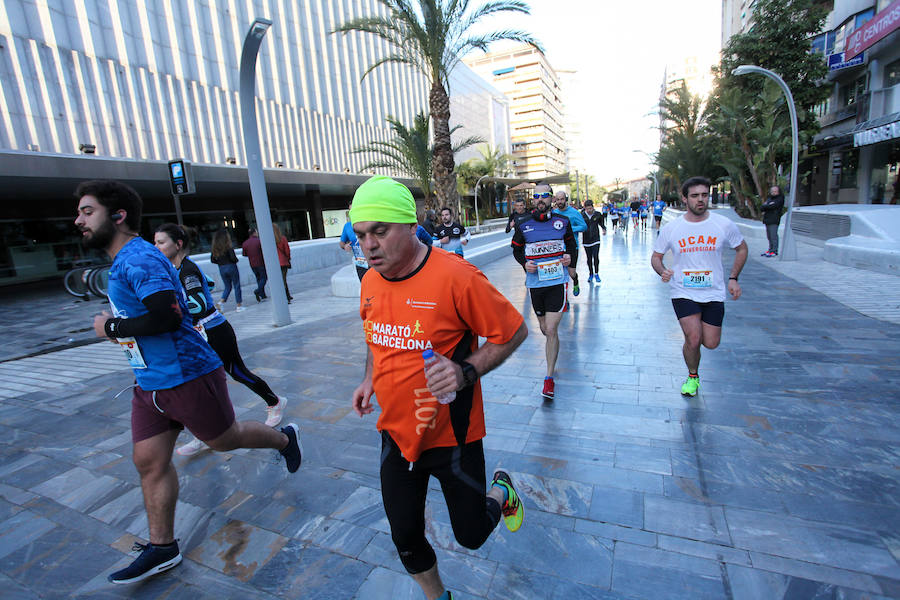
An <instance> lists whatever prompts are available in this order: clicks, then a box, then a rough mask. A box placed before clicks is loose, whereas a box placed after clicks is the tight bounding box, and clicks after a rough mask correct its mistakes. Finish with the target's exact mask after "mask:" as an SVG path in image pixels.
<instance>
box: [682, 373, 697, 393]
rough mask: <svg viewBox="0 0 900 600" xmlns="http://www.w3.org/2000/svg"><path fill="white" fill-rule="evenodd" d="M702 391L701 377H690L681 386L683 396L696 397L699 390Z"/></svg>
mask: <svg viewBox="0 0 900 600" xmlns="http://www.w3.org/2000/svg"><path fill="white" fill-rule="evenodd" d="M699 389H700V376H699V375H688V378H687V379H685V380H684V383H683V384H682V386H681V394H682V395H683V396H696V395H697V390H699Z"/></svg>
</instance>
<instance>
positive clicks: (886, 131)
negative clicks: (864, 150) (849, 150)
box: [853, 121, 900, 148]
mask: <svg viewBox="0 0 900 600" xmlns="http://www.w3.org/2000/svg"><path fill="white" fill-rule="evenodd" d="M897 138H900V121H894V122H893V123H888V124H887V125H880V126H878V127H872V128H870V129H865V130H863V131H858V132H856V133H854V134H853V147H854V148H858V147H860V146H868V145H869V144H877V143H879V142H886V141H888V140H895V139H897Z"/></svg>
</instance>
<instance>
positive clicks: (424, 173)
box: [351, 112, 483, 208]
mask: <svg viewBox="0 0 900 600" xmlns="http://www.w3.org/2000/svg"><path fill="white" fill-rule="evenodd" d="M385 120H386V121H387V122H388V123H389V124H390V126H391V129H392V130H393V132H394V137H393V139H392V140H390V141H389V142H380V141H374V142H369V143H368V144H366V145H364V146H360V147H358V148H355V149H353V150H352V151H351V152H352V153H353V154H375V155H376V158H373V159H371V160H370V161H369V162H368V163H366V164H365V165H364V166H363V167H362V168H361V169H360V172H362V171H368V170H371V169H389V170H391V171H393V172H396V173H402V174H403V175H406V176H407V177H411V178H412V179H415V180H416V181H417V182H418V183H419V187H421V188H422V193H423V194H425V206H426V207H427V208H434V198H433V196H434V188H433V185H432V183H433V176H434V166H433V165H434V149H433V148H432V146H431V144H430V143H429V138H428V113H425V112H420V113H419V114H417V115H416V117H415V119H413V125H412V127H407V126H406V125H404V124H403V123H401V122H400V121H399V120H397V119H395V118H394V117H392V116H388V117H387V119H385ZM460 127H461V126H460V125H457V126H456V127H454V128H453V129H452V130H451V131H450V133H453V132H454V131H456V130H457V129H459V128H460ZM482 141H483V140H482V139H481V138H480V137H477V136H471V137H468V138H466V139H464V140H462V141H460V142H458V143H457V144H456V145H455V146H453V148H452V151H453V152H459V151H460V150H462V149H463V148H468V147H469V146H472V145H474V144H480V143H481V142H482Z"/></svg>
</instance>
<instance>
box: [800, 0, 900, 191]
mask: <svg viewBox="0 0 900 600" xmlns="http://www.w3.org/2000/svg"><path fill="white" fill-rule="evenodd" d="M813 50H814V51H815V52H817V53H820V54H821V55H822V60H825V61H827V63H828V65H829V73H828V80H827V83H828V85H829V86H831V90H832V93H831V96H830V97H829V98H828V99H827V100H826V101H825V102H824V103H822V105H821V106H820V107H818V114H819V119H820V124H821V125H822V130H821V132H820V133H819V134H818V135H817V136H816V137H815V139H814V140H813V145H812V147H811V148H810V150H809V152H808V155H807V158H806V161H805V162H806V169H805V170H809V171H811V176H810V181H809V184H808V185H806V186H804V187H803V189H801V190H800V191H799V193H798V200H800V202H801V203H804V204H835V203H841V204H845V203H859V204H900V0H893V1H892V2H891V1H888V0H877V1H875V0H864V1H859V0H835V2H834V8H833V10H832V11H831V12H830V13H829V15H828V20H827V21H826V27H825V31H824V32H823V33H822V34H821V35H819V36H818V37H817V38H816V39H815V40H814V41H813ZM801 170H804V169H801Z"/></svg>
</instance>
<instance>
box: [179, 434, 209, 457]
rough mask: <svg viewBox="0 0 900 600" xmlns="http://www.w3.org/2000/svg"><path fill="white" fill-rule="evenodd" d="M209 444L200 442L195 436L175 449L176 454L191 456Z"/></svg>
mask: <svg viewBox="0 0 900 600" xmlns="http://www.w3.org/2000/svg"><path fill="white" fill-rule="evenodd" d="M208 447H209V446H207V445H206V444H205V443H204V442H201V441H200V440H198V439H197V438H194V439H192V440H191V441H189V442H188V443H187V444H185V445H184V446H181V447H180V448H178V450H176V451H175V452H177V453H178V454H180V455H181V456H193V455H195V454H197V453H198V452H200V451H201V450H206V449H207V448H208Z"/></svg>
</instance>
